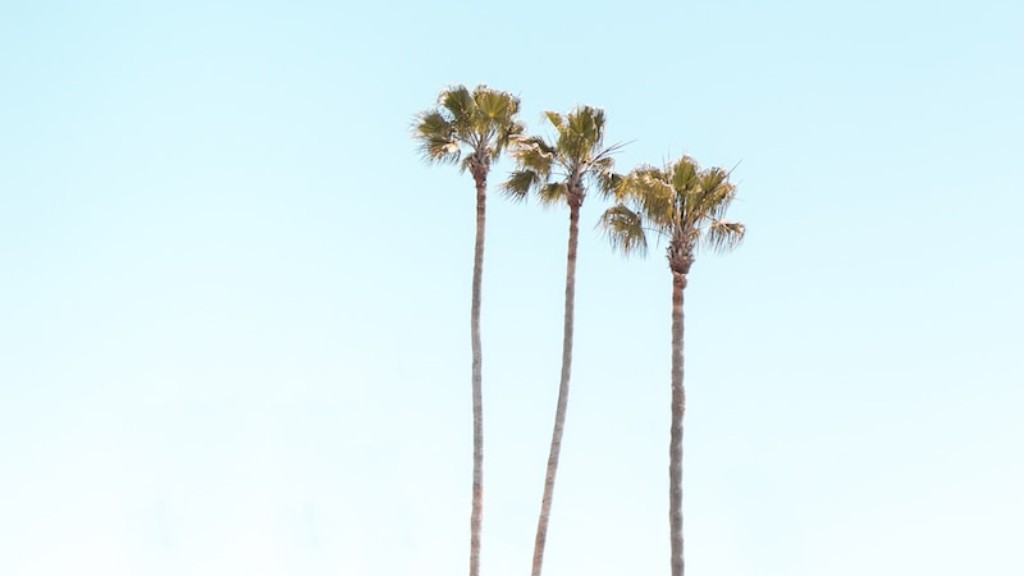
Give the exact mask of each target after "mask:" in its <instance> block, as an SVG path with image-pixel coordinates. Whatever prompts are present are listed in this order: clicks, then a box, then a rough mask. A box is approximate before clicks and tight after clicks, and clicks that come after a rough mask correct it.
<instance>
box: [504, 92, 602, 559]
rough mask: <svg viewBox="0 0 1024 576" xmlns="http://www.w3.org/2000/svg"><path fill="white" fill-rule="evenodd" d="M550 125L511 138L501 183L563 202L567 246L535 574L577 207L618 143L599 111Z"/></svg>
mask: <svg viewBox="0 0 1024 576" xmlns="http://www.w3.org/2000/svg"><path fill="white" fill-rule="evenodd" d="M545 116H546V117H547V119H548V121H549V122H550V123H551V124H552V126H554V128H555V133H556V136H555V139H554V141H548V140H545V139H544V138H542V137H540V136H531V137H526V138H517V139H516V140H515V142H514V144H513V146H512V148H511V150H510V154H511V155H512V157H513V158H515V160H516V163H517V169H516V170H515V171H514V172H513V173H512V174H511V176H510V177H509V179H508V180H507V181H506V182H505V184H504V188H505V191H506V192H507V193H508V194H509V195H510V196H512V197H513V198H525V197H526V196H527V195H528V194H529V193H530V191H534V192H535V193H536V195H537V197H538V198H539V199H540V201H541V203H542V204H547V205H552V204H561V203H563V202H564V203H565V204H567V205H568V206H569V248H568V254H567V258H566V273H565V319H564V327H563V335H562V373H561V379H560V381H559V385H558V404H557V408H556V410H555V428H554V432H553V433H552V437H551V449H550V452H549V454H548V465H547V472H546V474H545V477H544V496H543V498H542V499H541V508H540V519H539V520H538V522H537V536H536V539H535V541H534V549H533V572H532V574H533V576H540V573H541V565H542V564H543V561H544V545H545V543H546V541H547V532H548V521H549V518H550V516H551V500H552V496H553V493H554V489H555V475H556V473H557V472H558V456H559V452H560V451H561V447H562V433H563V431H564V429H565V413H566V408H567V406H568V402H569V374H570V371H571V368H572V337H573V322H574V311H573V306H574V302H575V294H576V246H577V244H578V241H579V220H580V208H581V207H582V206H583V201H584V200H585V199H586V196H587V188H588V186H589V185H596V188H597V190H598V191H599V192H601V193H602V194H605V195H608V194H610V193H611V191H612V188H613V178H614V177H613V175H612V168H613V161H612V153H614V152H615V151H616V150H617V149H618V148H619V146H618V145H613V146H607V147H606V146H605V145H604V127H605V117H604V111H603V110H601V109H598V108H592V107H590V106H578V107H577V108H576V109H574V110H573V111H571V112H569V113H568V114H567V115H565V116H563V115H561V114H558V113H556V112H546V113H545Z"/></svg>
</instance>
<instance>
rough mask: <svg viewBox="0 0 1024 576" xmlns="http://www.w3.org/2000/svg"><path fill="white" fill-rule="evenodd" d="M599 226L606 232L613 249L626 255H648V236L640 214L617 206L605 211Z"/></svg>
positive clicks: (620, 205) (621, 205) (622, 206)
mask: <svg viewBox="0 0 1024 576" xmlns="http://www.w3.org/2000/svg"><path fill="white" fill-rule="evenodd" d="M598 226H600V227H601V229H602V230H604V233H605V236H607V238H608V241H609V242H610V243H611V245H612V248H613V249H614V250H617V251H619V252H621V253H622V254H624V255H627V256H628V255H631V254H639V255H641V256H643V255H646V254H647V235H646V234H645V233H644V222H643V218H642V217H641V216H640V214H638V213H636V212H634V211H632V210H630V209H629V208H628V207H626V206H625V205H623V204H616V205H614V206H612V207H611V208H608V209H607V210H605V211H604V214H602V215H601V220H600V222H598Z"/></svg>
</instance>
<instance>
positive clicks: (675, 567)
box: [668, 272, 686, 576]
mask: <svg viewBox="0 0 1024 576" xmlns="http://www.w3.org/2000/svg"><path fill="white" fill-rule="evenodd" d="M685 289H686V274H680V273H678V272H673V273H672V430H671V434H670V436H671V440H670V441H669V450H668V451H669V455H668V461H669V465H668V482H669V489H668V492H669V495H668V502H669V504H668V508H669V512H668V518H669V532H670V535H671V539H672V576H683V414H684V412H685V411H686V391H685V390H684V388H683V291H684V290H685Z"/></svg>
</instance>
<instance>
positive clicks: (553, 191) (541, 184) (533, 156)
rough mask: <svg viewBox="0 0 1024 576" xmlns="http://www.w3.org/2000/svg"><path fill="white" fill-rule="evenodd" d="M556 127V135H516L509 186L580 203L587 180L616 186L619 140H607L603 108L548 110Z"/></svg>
mask: <svg viewBox="0 0 1024 576" xmlns="http://www.w3.org/2000/svg"><path fill="white" fill-rule="evenodd" d="M545 117H546V118H547V120H548V121H549V122H550V123H551V125H552V126H554V128H555V132H556V136H555V139H554V141H552V142H549V141H547V140H545V139H544V138H542V137H540V136H530V137H520V138H516V139H515V142H514V144H513V146H512V148H511V150H510V154H511V155H512V157H513V158H515V160H516V162H517V164H518V167H517V170H516V171H514V172H513V173H512V175H511V176H510V177H509V179H508V180H507V181H506V182H505V185H504V189H505V192H506V193H507V194H508V195H509V196H511V197H513V198H525V197H526V195H527V194H529V192H530V191H531V190H534V191H535V192H536V193H537V197H538V198H539V199H540V201H541V203H543V204H554V203H558V202H560V201H565V202H566V203H568V204H569V206H570V207H572V206H575V207H577V208H578V207H579V206H580V205H582V204H583V200H584V199H585V197H586V191H587V186H586V185H587V181H588V180H593V182H594V183H595V184H596V185H597V188H598V190H599V191H600V192H602V193H603V194H610V193H611V192H612V188H613V186H612V167H613V160H612V154H613V153H614V152H615V151H616V150H618V149H619V148H621V145H620V144H614V145H612V146H608V147H605V146H604V125H605V117H604V110H601V109H600V108H593V107H591V106H578V107H577V108H576V109H575V110H573V111H571V112H569V113H568V114H566V115H564V116H563V115H562V114H559V113H557V112H546V113H545Z"/></svg>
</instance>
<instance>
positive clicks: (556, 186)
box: [537, 182, 568, 206]
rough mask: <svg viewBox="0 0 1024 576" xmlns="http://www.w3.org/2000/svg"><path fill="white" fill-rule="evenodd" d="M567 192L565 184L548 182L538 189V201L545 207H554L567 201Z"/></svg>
mask: <svg viewBox="0 0 1024 576" xmlns="http://www.w3.org/2000/svg"><path fill="white" fill-rule="evenodd" d="M567 191H568V187H567V186H566V185H565V182H548V183H547V184H544V185H543V186H541V187H540V188H538V189H537V199H538V200H540V203H541V204H542V205H544V206H553V205H555V204H559V203H561V202H562V201H564V200H565V196H566V192H567Z"/></svg>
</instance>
